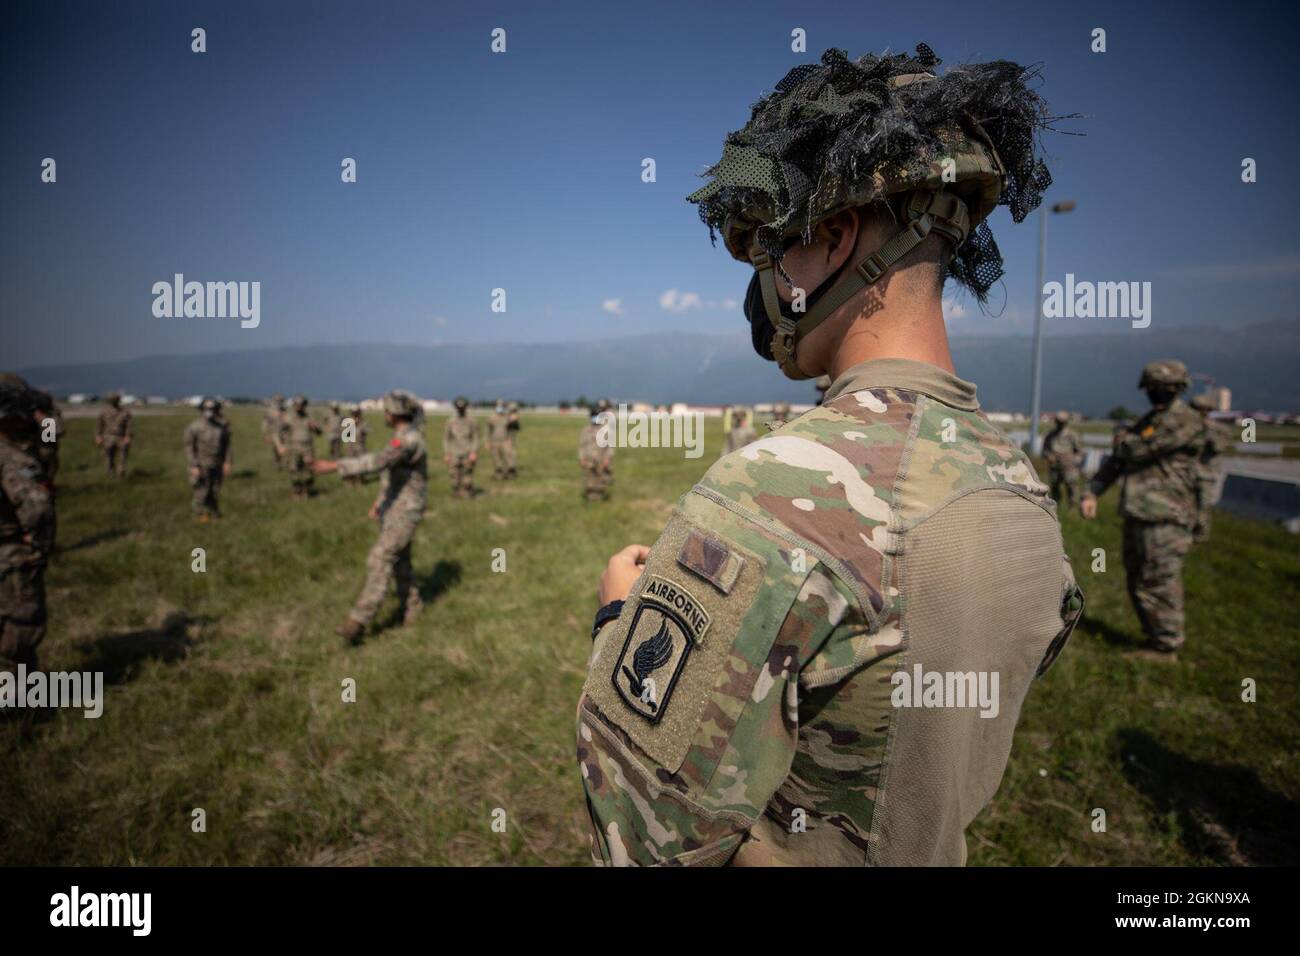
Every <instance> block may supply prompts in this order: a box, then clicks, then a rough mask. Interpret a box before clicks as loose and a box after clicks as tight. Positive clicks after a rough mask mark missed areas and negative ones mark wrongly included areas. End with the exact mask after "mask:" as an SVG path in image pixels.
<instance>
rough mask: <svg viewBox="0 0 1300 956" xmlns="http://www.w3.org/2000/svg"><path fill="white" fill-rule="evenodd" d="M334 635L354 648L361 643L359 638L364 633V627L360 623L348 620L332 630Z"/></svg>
mask: <svg viewBox="0 0 1300 956" xmlns="http://www.w3.org/2000/svg"><path fill="white" fill-rule="evenodd" d="M334 633H335V634H337V635H338V636H339V637H341V638H343V639H344V640H346V641H347V642H348V643H349V644H351V645H353V646H356V645H357V644H360V643H361V636H362V635H363V634H365V633H366V626H365V625H364V624H362V623H361V622H360V621H354V620H352V618H348V619H347V620H346V621H344V622H343V623H342V624H340V625H339V626H338V627H336V628H335V629H334Z"/></svg>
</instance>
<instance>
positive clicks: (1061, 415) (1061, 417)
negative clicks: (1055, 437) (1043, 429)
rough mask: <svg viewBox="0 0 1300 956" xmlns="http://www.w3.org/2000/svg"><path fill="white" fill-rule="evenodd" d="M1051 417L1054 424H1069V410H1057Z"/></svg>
mask: <svg viewBox="0 0 1300 956" xmlns="http://www.w3.org/2000/svg"><path fill="white" fill-rule="evenodd" d="M1053 418H1054V419H1055V420H1056V424H1058V425H1068V424H1070V413H1069V412H1057V413H1056V414H1055V415H1054V416H1053Z"/></svg>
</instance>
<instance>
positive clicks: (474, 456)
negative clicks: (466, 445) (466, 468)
mask: <svg viewBox="0 0 1300 956" xmlns="http://www.w3.org/2000/svg"><path fill="white" fill-rule="evenodd" d="M476 461H478V453H477V452H470V453H469V463H470V464H471V465H472V464H474V463H475V462H476Z"/></svg>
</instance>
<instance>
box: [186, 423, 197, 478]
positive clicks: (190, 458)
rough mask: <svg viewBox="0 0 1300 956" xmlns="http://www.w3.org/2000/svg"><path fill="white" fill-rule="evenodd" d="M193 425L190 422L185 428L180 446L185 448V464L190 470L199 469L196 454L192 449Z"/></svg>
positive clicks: (193, 448)
mask: <svg viewBox="0 0 1300 956" xmlns="http://www.w3.org/2000/svg"><path fill="white" fill-rule="evenodd" d="M194 438H195V435H194V423H193V422H190V423H189V424H188V425H186V426H185V434H184V437H183V438H182V444H183V445H184V446H185V464H186V465H187V466H188V467H190V468H197V467H199V460H198V453H197V450H196V449H195V447H194V444H195V442H194Z"/></svg>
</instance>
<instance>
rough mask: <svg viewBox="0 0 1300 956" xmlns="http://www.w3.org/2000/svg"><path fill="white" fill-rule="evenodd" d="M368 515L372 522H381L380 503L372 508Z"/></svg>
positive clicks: (376, 503)
mask: <svg viewBox="0 0 1300 956" xmlns="http://www.w3.org/2000/svg"><path fill="white" fill-rule="evenodd" d="M367 514H369V515H370V520H371V521H378V520H379V502H378V501H376V502H375V503H374V504H373V505H371V506H370V511H369V512H367Z"/></svg>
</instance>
